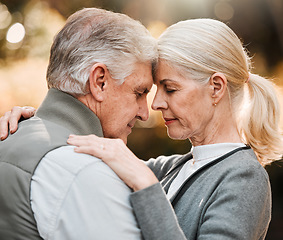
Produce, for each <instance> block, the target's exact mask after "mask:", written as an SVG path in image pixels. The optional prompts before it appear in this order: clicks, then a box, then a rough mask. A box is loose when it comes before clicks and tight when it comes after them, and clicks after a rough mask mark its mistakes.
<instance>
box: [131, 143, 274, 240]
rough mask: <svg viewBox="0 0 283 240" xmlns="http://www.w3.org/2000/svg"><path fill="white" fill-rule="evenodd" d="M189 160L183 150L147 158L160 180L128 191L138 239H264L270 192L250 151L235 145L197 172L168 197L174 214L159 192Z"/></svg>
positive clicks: (164, 196)
mask: <svg viewBox="0 0 283 240" xmlns="http://www.w3.org/2000/svg"><path fill="white" fill-rule="evenodd" d="M190 158H191V154H187V155H184V156H181V155H174V156H170V157H164V156H161V157H158V158H157V159H150V160H149V161H148V163H147V164H148V166H149V167H150V168H151V169H152V170H153V172H154V173H155V174H156V176H157V178H158V179H159V180H160V181H161V184H159V183H158V184H155V185H153V186H151V187H148V188H146V189H143V190H141V191H138V192H135V193H133V194H132V195H131V202H132V205H133V208H134V212H135V214H136V217H137V220H138V223H139V225H140V227H141V230H142V232H143V236H144V238H145V239H146V240H159V239H160V240H161V239H162V240H165V239H166V240H167V239H168V240H179V239H190V240H193V239H199V240H200V239H201V240H222V239H223V240H224V239H225V240H228V239H231V240H232V239H233V240H259V239H264V238H265V235H266V232H267V229H268V225H269V222H270V219H271V190H270V183H269V178H268V174H267V172H266V171H265V169H264V168H263V167H262V166H261V165H260V164H259V162H258V161H257V159H256V156H255V154H254V152H253V151H252V150H251V149H249V148H241V149H238V151H236V152H234V153H233V154H230V156H229V154H228V156H226V157H224V158H220V159H218V160H215V161H214V162H213V163H212V164H210V165H209V166H206V167H203V168H202V169H200V170H198V171H197V172H196V173H195V174H193V176H191V177H190V178H189V179H188V180H187V182H186V183H185V184H184V185H183V186H182V187H181V190H180V191H179V192H178V193H177V195H176V196H175V197H173V199H171V202H172V205H173V207H174V211H175V213H174V211H173V208H172V206H171V204H170V203H169V201H168V200H167V198H166V195H165V192H167V191H168V188H169V186H170V184H171V183H172V181H173V179H174V178H175V177H176V176H177V174H178V172H179V171H180V169H181V167H182V166H183V164H184V163H185V162H186V161H187V160H188V159H190ZM162 186H163V187H164V189H162ZM164 190H165V191H164Z"/></svg>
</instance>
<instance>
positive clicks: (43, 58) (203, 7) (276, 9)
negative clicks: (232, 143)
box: [0, 0, 283, 240]
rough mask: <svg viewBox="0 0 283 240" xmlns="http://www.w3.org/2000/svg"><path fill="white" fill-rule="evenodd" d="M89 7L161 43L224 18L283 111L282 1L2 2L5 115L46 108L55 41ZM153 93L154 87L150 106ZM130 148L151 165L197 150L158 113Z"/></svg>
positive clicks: (278, 222)
mask: <svg viewBox="0 0 283 240" xmlns="http://www.w3.org/2000/svg"><path fill="white" fill-rule="evenodd" d="M83 7H101V8H104V9H108V10H112V11H115V12H122V13H125V14H128V15H129V16H131V17H133V18H134V19H137V20H139V21H141V22H142V23H143V24H144V25H145V26H146V27H147V28H148V29H149V30H150V32H151V33H152V34H153V35H154V36H155V37H158V36H159V35H160V33H162V31H163V30H164V29H165V28H166V27H167V26H169V25H171V24H173V23H176V22H178V21H180V20H185V19H192V18H199V17H209V18H214V19H218V20H221V21H223V22H225V23H227V24H228V25H229V26H230V27H231V28H232V29H233V30H234V31H235V32H236V34H237V35H238V36H239V37H240V38H241V40H242V42H243V43H244V46H245V47H246V48H247V49H248V51H249V53H250V55H251V56H253V63H254V69H253V71H252V72H253V73H257V74H260V75H263V76H266V77H270V78H272V79H274V82H275V83H276V85H277V89H278V96H279V98H280V101H281V105H283V90H282V89H283V0H45V1H43V0H42V1H40V0H0V116H1V115H3V113H4V112H6V111H8V110H10V109H11V108H12V107H13V106H15V105H18V106H25V105H31V106H34V107H38V106H39V104H40V102H41V101H42V100H43V98H44V96H45V94H46V92H47V87H46V83H45V74H46V67H47V64H48V57H49V50H50V46H51V43H52V40H53V37H54V35H55V34H56V33H57V32H58V30H59V29H60V28H61V27H62V26H63V24H64V22H65V20H66V18H67V17H68V16H69V15H70V14H72V13H74V12H75V11H76V10H79V9H81V8H83ZM153 94H154V89H153V91H152V93H150V95H149V102H151V101H152V98H153ZM281 109H282V112H283V107H282V106H281ZM281 127H283V119H281ZM128 146H129V147H130V148H131V149H132V150H133V151H134V153H136V154H137V155H138V156H139V157H140V158H142V159H145V160H146V159H148V158H150V157H156V156H158V155H161V154H163V155H169V154H173V153H186V152H188V151H189V150H190V147H191V146H190V143H189V141H188V140H187V141H173V140H170V139H169V138H168V137H167V135H166V129H165V127H164V124H163V122H162V120H161V118H160V114H158V113H155V112H152V111H151V116H150V119H149V120H148V121H147V122H145V123H137V124H136V126H135V128H134V131H133V133H132V134H131V135H130V137H129V143H128ZM282 167H283V163H282V162H276V163H274V164H272V165H271V166H268V167H267V168H266V169H267V171H268V173H269V176H270V180H271V185H272V191H273V218H272V221H271V224H270V228H269V231H268V235H267V238H266V239H268V240H282V239H283V187H282V185H283V184H282V182H283V168H282ZM235 217H236V216H235ZM172 240H173V239H172Z"/></svg>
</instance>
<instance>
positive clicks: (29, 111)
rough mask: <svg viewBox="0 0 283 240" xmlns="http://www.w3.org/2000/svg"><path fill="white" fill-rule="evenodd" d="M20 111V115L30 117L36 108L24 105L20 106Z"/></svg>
mask: <svg viewBox="0 0 283 240" xmlns="http://www.w3.org/2000/svg"><path fill="white" fill-rule="evenodd" d="M21 109H22V111H21V113H22V117H24V118H30V117H32V116H34V114H35V112H36V109H35V108H34V107H30V106H25V107H22V108H21Z"/></svg>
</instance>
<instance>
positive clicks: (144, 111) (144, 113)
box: [138, 99, 149, 121]
mask: <svg viewBox="0 0 283 240" xmlns="http://www.w3.org/2000/svg"><path fill="white" fill-rule="evenodd" d="M138 118H139V119H140V120H142V121H146V120H147V119H148V118H149V111H148V106H147V100H146V99H145V100H144V101H142V103H141V104H140V106H139V112H138Z"/></svg>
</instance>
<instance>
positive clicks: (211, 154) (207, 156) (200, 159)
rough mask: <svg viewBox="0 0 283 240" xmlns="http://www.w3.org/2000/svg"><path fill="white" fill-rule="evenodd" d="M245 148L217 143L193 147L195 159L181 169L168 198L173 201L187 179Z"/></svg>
mask: <svg viewBox="0 0 283 240" xmlns="http://www.w3.org/2000/svg"><path fill="white" fill-rule="evenodd" d="M244 146H245V144H244V143H217V144H209V145H202V146H196V147H193V148H192V154H193V159H191V160H189V161H187V162H186V163H185V164H184V166H183V167H182V168H181V170H180V172H179V173H178V175H177V177H176V178H175V179H174V180H173V182H172V184H171V185H170V187H169V189H168V193H167V198H168V199H171V198H172V197H173V196H174V195H175V194H176V192H177V191H178V189H179V188H180V187H181V186H182V185H183V183H184V182H185V181H186V179H188V178H189V177H190V176H191V175H192V174H193V173H194V172H196V171H197V170H198V169H199V168H201V167H202V166H204V165H206V164H208V163H209V162H211V161H213V160H215V159H216V158H219V157H221V156H223V155H225V154H226V153H228V152H230V151H232V150H234V149H236V148H239V147H244Z"/></svg>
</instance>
